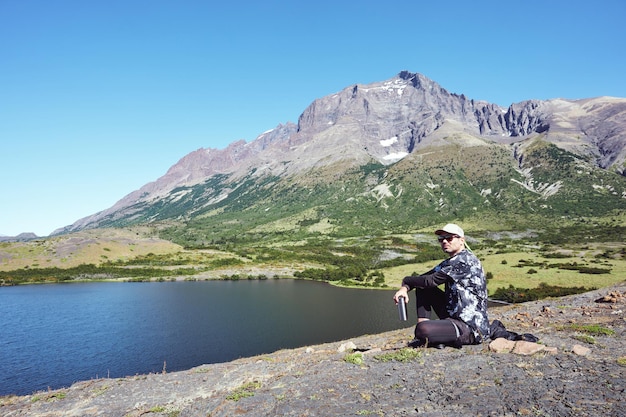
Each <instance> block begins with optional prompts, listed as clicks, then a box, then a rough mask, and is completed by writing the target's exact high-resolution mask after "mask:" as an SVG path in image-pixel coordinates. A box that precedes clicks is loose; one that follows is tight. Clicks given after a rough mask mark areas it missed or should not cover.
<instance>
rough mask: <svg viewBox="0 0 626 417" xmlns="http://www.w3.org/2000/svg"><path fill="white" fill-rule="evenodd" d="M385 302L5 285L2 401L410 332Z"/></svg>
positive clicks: (272, 283) (326, 289) (229, 287)
mask: <svg viewBox="0 0 626 417" xmlns="http://www.w3.org/2000/svg"><path fill="white" fill-rule="evenodd" d="M392 296H393V292H392V291H381V290H359V289H345V288H336V287H333V286H330V285H328V284H324V283H320V282H310V281H299V280H287V279H281V280H262V281H257V280H241V281H199V282H150V283H147V282H144V283H110V282H107V283H73V284H49V285H25V286H16V287H2V288H0V320H1V321H0V395H7V394H30V393H32V392H34V391H38V390H45V389H48V388H51V389H57V388H61V387H66V386H69V385H71V384H72V383H74V382H76V381H81V380H88V379H93V378H101V377H110V378H117V377H123V376H128V375H136V374H145V373H150V372H162V371H163V368H164V366H165V368H166V370H167V371H168V372H171V371H177V370H183V369H189V368H192V367H195V366H199V365H202V364H208V363H218V362H225V361H230V360H233V359H236V358H239V357H246V356H254V355H258V354H262V353H270V352H274V351H276V350H279V349H286V348H295V347H300V346H306V345H311V344H318V343H326V342H332V341H337V340H342V339H347V338H350V337H355V336H360V335H363V334H373V333H380V332H383V331H388V330H394V329H399V328H410V327H411V325H412V323H414V320H409V321H408V322H400V321H399V319H398V313H397V310H396V308H395V305H394V303H393V300H392ZM411 333H412V332H411V331H410V330H407V337H409V336H410V335H411Z"/></svg>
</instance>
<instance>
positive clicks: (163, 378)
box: [0, 282, 626, 417]
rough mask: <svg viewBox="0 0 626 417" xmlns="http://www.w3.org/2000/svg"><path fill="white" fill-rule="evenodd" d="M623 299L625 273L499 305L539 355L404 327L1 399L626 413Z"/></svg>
mask: <svg viewBox="0 0 626 417" xmlns="http://www.w3.org/2000/svg"><path fill="white" fill-rule="evenodd" d="M625 300H626V282H625V283H621V284H618V285H615V286H613V287H611V288H604V289H601V290H596V291H592V292H589V293H585V294H580V295H576V296H568V297H563V298H559V299H550V300H541V301H536V302H529V303H524V304H519V305H514V306H507V307H502V308H497V309H492V310H491V312H490V319H491V320H493V319H499V320H500V321H502V322H503V323H504V324H505V325H506V327H507V329H509V330H511V331H515V332H518V333H532V334H534V335H535V336H538V337H539V339H540V341H539V343H540V345H541V347H547V348H549V349H544V350H542V351H540V352H538V353H534V354H532V355H520V354H515V353H496V352H493V351H491V350H490V349H489V341H487V342H485V343H483V344H482V345H476V346H465V347H463V348H461V349H454V348H445V349H441V350H438V349H432V348H427V349H425V348H420V349H409V348H406V343H407V341H408V340H410V339H411V336H412V328H407V329H404V330H397V331H392V332H387V333H383V334H377V335H366V336H362V337H358V338H353V339H350V340H345V341H338V342H336V343H327V344H323V345H317V346H310V347H303V348H299V349H293V350H282V351H278V352H274V353H272V354H268V355H262V356H257V357H251V358H242V359H239V360H235V361H233V362H229V363H221V364H211V365H203V366H200V367H197V368H194V369H190V370H187V371H181V372H173V373H164V374H150V375H138V376H134V377H128V378H119V379H97V380H90V381H84V382H79V383H76V384H74V385H72V386H71V387H69V388H66V389H60V390H55V391H48V392H40V393H35V394H33V395H28V396H21V397H16V396H9V397H3V398H0V415H2V416H4V417H17V416H20V417H21V416H29V417H44V416H46V417H53V416H63V417H69V416H120V417H121V416H128V417H132V416H151V417H152V416H154V417H157V416H158V417H161V416H167V417H191V416H194V417H195V416H203V417H208V416H210V417H217V416H224V417H226V416H228V417H232V416H255V417H257V416H433V417H435V416H437V417H439V416H441V417H448V416H614V417H620V416H626V405H625V401H624V399H625V398H626V392H625V390H626V379H625V374H626V347H625V344H624V336H625V334H626V315H625V313H624V312H625V311H626V301H625ZM593 330H595V333H594V332H593ZM590 332H591V333H590Z"/></svg>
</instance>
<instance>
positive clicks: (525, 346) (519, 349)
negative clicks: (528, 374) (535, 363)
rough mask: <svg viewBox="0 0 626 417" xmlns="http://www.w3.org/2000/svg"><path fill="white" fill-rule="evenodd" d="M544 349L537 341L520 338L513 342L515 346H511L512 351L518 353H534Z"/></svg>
mask: <svg viewBox="0 0 626 417" xmlns="http://www.w3.org/2000/svg"><path fill="white" fill-rule="evenodd" d="M544 349H545V346H544V345H540V344H539V343H534V342H527V341H525V340H520V341H518V342H517V343H515V347H514V348H513V351H512V352H513V353H515V354H518V355H534V354H535V353H537V352H541V351H542V350H544Z"/></svg>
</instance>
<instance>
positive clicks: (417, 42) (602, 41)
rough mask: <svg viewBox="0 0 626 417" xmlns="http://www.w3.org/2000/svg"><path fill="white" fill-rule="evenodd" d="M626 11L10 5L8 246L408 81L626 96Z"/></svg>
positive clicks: (536, 4)
mask: <svg viewBox="0 0 626 417" xmlns="http://www.w3.org/2000/svg"><path fill="white" fill-rule="evenodd" d="M625 21H626V2H624V1H623V0H596V1H579V0H570V1H564V0H550V1H538V0H531V1H524V2H522V1H519V2H507V1H497V2H495V1H482V2H470V1H446V0H440V1H437V2H434V1H396V0H385V1H382V0H381V1H368V0H360V1H341V0H333V1H328V0H321V1H306V2H305V1H296V0H292V1H286V0H285V1H277V0H266V1H257V0H242V1H233V2H218V1H209V0H205V1H194V0H180V1H171V0H168V1H164V0H141V1H139V0H123V1H120V0H100V1H98V0H92V1H85V0H54V1H51V0H0V140H1V142H0V143H1V144H2V152H1V153H0V163H1V167H2V169H1V171H0V172H1V174H0V184H1V187H2V189H1V194H0V195H1V196H2V197H1V202H0V234H3V235H16V234H18V233H21V232H34V233H36V234H37V235H40V236H45V235H48V234H50V233H51V232H52V231H53V230H55V229H57V228H59V227H62V226H66V225H69V224H71V223H73V222H74V221H76V220H78V219H79V218H82V217H85V216H88V215H91V214H94V213H96V212H98V211H101V210H104V209H106V208H109V207H110V206H112V205H113V204H114V203H115V202H116V201H118V200H119V199H121V198H122V197H124V196H125V195H126V194H128V193H130V192H132V191H134V190H136V189H138V188H140V187H141V186H143V185H144V184H146V183H148V182H151V181H154V180H156V179H157V178H158V177H160V176H161V175H163V174H165V172H166V171H167V169H168V168H169V167H170V166H172V165H173V164H175V163H176V162H177V161H178V160H179V159H180V158H182V157H183V156H185V155H186V154H188V153H189V152H192V151H194V150H196V149H198V148H218V149H222V148H224V147H226V146H227V145H228V144H229V143H231V142H234V141H236V140H239V139H245V140H246V141H252V140H254V139H255V138H256V137H257V136H258V135H259V134H260V133H262V132H263V131H265V130H268V129H271V128H273V127H275V126H277V125H278V124H279V123H286V122H289V121H292V122H296V121H297V119H298V116H299V115H300V113H301V112H302V111H303V110H304V109H305V108H306V107H307V106H308V105H309V104H310V103H311V102H312V101H313V100H314V99H316V98H319V97H323V96H326V95H329V94H332V93H335V92H337V91H339V90H341V89H343V88H345V87H348V86H350V85H353V84H356V83H370V82H375V81H383V80H386V79H389V78H391V77H393V76H395V75H396V74H397V73H399V72H400V71H402V70H408V71H411V72H418V73H421V74H423V75H425V76H427V77H429V78H431V79H432V80H434V81H436V82H438V83H439V84H441V85H442V86H443V87H444V88H445V89H447V90H448V91H450V92H453V93H458V94H461V93H463V94H465V95H466V96H468V97H470V98H473V99H477V100H487V101H490V102H494V103H497V104H499V105H501V106H508V105H510V104H511V103H515V102H519V101H522V100H527V99H550V98H571V99H576V98H586V97H596V96H602V95H610V96H617V97H626V79H625V75H626V54H625V51H626V25H625V24H624V22H625Z"/></svg>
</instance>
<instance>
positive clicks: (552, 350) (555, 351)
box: [543, 346, 559, 355]
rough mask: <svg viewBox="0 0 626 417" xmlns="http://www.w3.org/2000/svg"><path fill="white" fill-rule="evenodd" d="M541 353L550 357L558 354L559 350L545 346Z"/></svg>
mask: <svg viewBox="0 0 626 417" xmlns="http://www.w3.org/2000/svg"><path fill="white" fill-rule="evenodd" d="M543 351H544V352H546V353H548V354H550V355H556V354H557V353H559V349H558V348H557V347H554V346H546V347H544V348H543Z"/></svg>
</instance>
